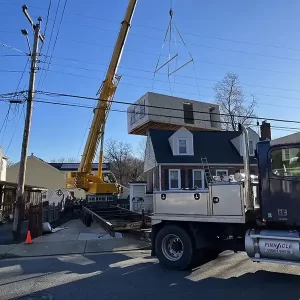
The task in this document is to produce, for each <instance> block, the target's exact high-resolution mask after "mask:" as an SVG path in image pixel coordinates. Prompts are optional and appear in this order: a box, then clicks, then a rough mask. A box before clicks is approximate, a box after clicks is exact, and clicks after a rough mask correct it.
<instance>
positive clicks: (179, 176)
mask: <svg viewBox="0 0 300 300" xmlns="http://www.w3.org/2000/svg"><path fill="white" fill-rule="evenodd" d="M171 172H177V174H178V188H171ZM180 189H181V172H180V169H169V190H180Z"/></svg>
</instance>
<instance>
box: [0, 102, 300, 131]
mask: <svg viewBox="0 0 300 300" xmlns="http://www.w3.org/2000/svg"><path fill="white" fill-rule="evenodd" d="M76 98H77V96H76ZM80 98H83V99H88V98H87V97H80ZM97 100H98V99H97ZM0 101H1V100H0ZM6 101H8V100H6ZM34 101H35V102H37V103H43V104H52V105H58V106H67V107H77V108H86V109H95V106H89V105H85V104H77V103H70V102H57V101H48V100H46V99H43V98H39V97H37V98H35V100H34ZM113 102H117V103H119V102H120V101H113ZM131 104H132V103H131ZM136 105H138V104H136ZM145 106H146V107H154V108H162V109H167V110H179V111H180V110H181V111H183V110H182V109H176V108H165V107H159V106H152V105H145ZM96 109H97V108H96ZM110 110H111V111H114V112H124V113H128V111H127V110H119V109H110ZM193 112H196V113H197V112H198V113H202V114H218V113H209V112H199V111H193ZM136 114H140V112H136ZM145 115H149V116H158V117H166V118H171V119H183V118H184V117H180V116H172V115H165V114H154V113H145ZM218 115H227V114H222V113H220V114H218ZM236 117H243V116H236ZM249 119H255V120H269V121H274V122H288V123H298V124H300V121H293V120H281V119H274V118H262V117H249ZM194 120H198V121H209V119H200V118H194ZM214 122H215V123H221V124H229V123H230V122H226V121H217V120H216V121H214ZM250 126H255V125H250ZM272 128H274V129H289V130H300V128H293V127H283V126H273V125H272Z"/></svg>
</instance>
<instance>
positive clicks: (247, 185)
mask: <svg viewBox="0 0 300 300" xmlns="http://www.w3.org/2000/svg"><path fill="white" fill-rule="evenodd" d="M239 126H240V128H241V129H242V132H243V161H244V172H245V180H244V190H245V193H244V196H245V204H246V211H248V210H253V209H254V204H253V199H252V190H251V177H250V156H249V136H248V130H247V128H246V127H245V126H244V125H242V124H239Z"/></svg>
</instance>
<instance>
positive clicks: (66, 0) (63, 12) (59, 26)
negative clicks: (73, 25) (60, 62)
mask: <svg viewBox="0 0 300 300" xmlns="http://www.w3.org/2000/svg"><path fill="white" fill-rule="evenodd" d="M59 2H60V0H59ZM67 3H68V0H65V4H64V7H63V11H62V14H61V18H60V22H59V25H58V29H57V32H56V37H55V40H54V44H53V47H52V52H51V56H50V59H49V62H48V67H47V70H46V73H45V76H44V79H43V83H42V84H41V88H42V87H43V85H44V83H45V80H46V77H47V71H48V70H49V67H50V64H51V61H52V56H53V53H54V49H55V47H56V43H57V39H58V35H59V32H60V28H61V23H62V20H63V18H64V15H65V10H66V6H67Z"/></svg>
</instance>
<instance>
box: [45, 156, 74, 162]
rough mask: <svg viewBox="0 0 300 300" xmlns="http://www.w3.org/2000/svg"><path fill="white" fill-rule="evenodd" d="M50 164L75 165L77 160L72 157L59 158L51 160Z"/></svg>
mask: <svg viewBox="0 0 300 300" xmlns="http://www.w3.org/2000/svg"><path fill="white" fill-rule="evenodd" d="M50 162H52V163H76V162H78V159H76V158H72V157H69V158H68V157H60V158H53V159H51V161H50Z"/></svg>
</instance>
